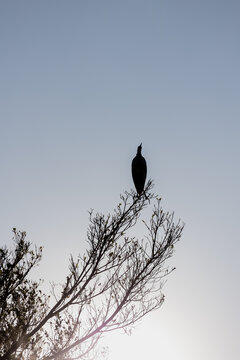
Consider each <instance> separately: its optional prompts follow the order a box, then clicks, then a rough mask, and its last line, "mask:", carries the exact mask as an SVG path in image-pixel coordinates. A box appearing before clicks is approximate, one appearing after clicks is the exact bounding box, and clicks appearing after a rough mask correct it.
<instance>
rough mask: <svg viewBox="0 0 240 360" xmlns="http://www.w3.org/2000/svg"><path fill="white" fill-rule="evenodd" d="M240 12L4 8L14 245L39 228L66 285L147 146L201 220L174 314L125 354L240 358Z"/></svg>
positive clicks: (204, 7)
mask: <svg viewBox="0 0 240 360" xmlns="http://www.w3.org/2000/svg"><path fill="white" fill-rule="evenodd" d="M239 19H240V2H239V1H238V0H235V1H234V0H225V1H222V0H218V1H217V0H215V1H213V0H201V1H200V0H191V1H190V0H188V1H187V0H182V1H179V0H162V1H161V0H158V1H157V0H147V1H142V0H121V1H120V0H119V1H116V0H111V1H110V0H108V1H107V0H95V1H92V0H83V1H81V0H79V1H76V0H71V1H67V0H65V1H62V0H51V1H47V0H45V1H24V0H21V1H19V0H16V1H11V0H10V1H9V0H2V1H1V2H0V45H1V47H0V49H1V56H0V64H1V87H0V88H1V89H0V92H1V94H0V113H1V117H0V119H1V127H0V147H1V149H0V154H1V155H0V156H1V177H0V186H1V187H0V189H1V192H0V194H1V195H0V197H1V199H0V201H1V213H0V221H1V227H0V232H1V234H0V235H1V244H8V245H9V246H10V245H11V243H12V240H11V238H12V233H11V229H12V227H17V228H18V229H20V230H25V231H26V232H27V234H28V240H30V241H31V242H32V243H33V244H36V245H39V246H40V245H43V246H44V256H43V261H42V265H41V266H40V267H38V269H37V271H36V274H37V277H41V278H45V284H46V286H48V284H49V282H50V281H56V282H57V281H61V279H62V278H63V276H64V275H65V274H66V271H67V268H68V258H69V254H70V253H73V254H76V255H77V254H78V253H79V252H83V251H84V249H85V245H86V244H85V238H86V237H85V234H86V228H87V224H88V213H87V211H88V210H89V209H90V208H94V209H95V210H97V211H103V212H109V211H111V210H112V209H113V208H114V206H115V205H116V204H117V203H118V200H119V194H120V193H121V192H123V191H124V190H130V188H131V187H133V184H132V179H131V173H130V164H131V160H132V158H133V157H134V156H135V153H136V149H137V146H138V145H139V143H140V142H142V143H143V155H144V156H145V158H146V160H147V163H148V177H149V178H152V179H153V180H154V183H155V188H154V189H155V192H156V193H158V194H159V195H160V196H161V197H162V199H163V202H162V205H163V207H164V209H165V210H169V211H173V210H174V211H175V214H176V218H179V217H180V218H181V219H182V220H183V221H184V222H185V223H186V228H185V232H184V236H183V239H182V241H181V242H180V243H179V244H178V246H177V248H176V253H175V254H174V257H173V258H172V259H171V262H170V264H171V265H174V266H176V267H177V270H176V271H175V272H174V273H173V274H172V275H171V276H170V277H169V279H168V282H167V284H166V285H165V288H164V293H165V296H166V301H165V303H164V305H163V307H162V308H161V309H160V310H158V311H157V312H155V313H152V314H150V315H149V316H148V317H147V318H145V319H143V320H142V322H141V323H140V324H139V325H138V327H137V328H136V330H135V331H134V333H133V335H132V336H130V337H129V336H127V335H122V334H121V332H118V333H115V334H114V335H109V337H107V338H106V339H105V344H108V345H109V347H110V354H109V359H110V360H120V359H121V360H122V359H137V360H146V358H149V359H164V360H193V359H194V360H205V359H207V360H208V359H211V360H226V359H231V360H237V359H239V358H240V346H239V334H240V325H239V324H240V312H239V303H240V289H239V275H240V271H239V252H240V245H239V243H240V238H239V202H240V191H239V183H240V170H239V153H240V144H239V133H240V116H239V115H240V105H239V97H240V72H239V64H240V45H239V38H240V20H239ZM136 234H137V235H139V236H141V234H138V228H137V227H136Z"/></svg>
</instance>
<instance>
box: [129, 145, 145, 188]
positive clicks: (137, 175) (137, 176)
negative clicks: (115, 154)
mask: <svg viewBox="0 0 240 360" xmlns="http://www.w3.org/2000/svg"><path fill="white" fill-rule="evenodd" d="M141 151H142V144H140V145H139V146H138V149H137V155H136V156H135V158H134V159H133V161H132V177H133V182H134V185H135V188H136V190H137V192H138V194H139V195H140V194H141V193H142V192H143V189H144V184H145V180H146V176H147V163H146V160H145V159H144V157H143V156H142V154H141Z"/></svg>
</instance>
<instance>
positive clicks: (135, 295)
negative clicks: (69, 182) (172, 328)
mask: <svg viewBox="0 0 240 360" xmlns="http://www.w3.org/2000/svg"><path fill="white" fill-rule="evenodd" d="M151 189H152V182H151V181H149V182H148V184H147V186H146V189H145V192H144V193H143V194H141V195H136V193H135V192H133V191H132V192H130V193H127V192H126V193H125V194H124V195H122V196H121V203H119V204H118V206H117V208H116V209H115V210H114V213H113V215H110V214H109V215H107V216H104V215H103V214H99V213H96V214H94V213H93V211H91V212H90V225H89V228H88V232H87V242H88V249H87V250H86V253H85V255H83V256H79V257H78V258H77V259H74V258H73V257H71V258H70V267H69V275H68V276H67V278H66V280H65V283H64V284H63V285H62V287H61V291H58V292H57V291H56V289H55V288H53V292H52V295H53V299H54V304H53V305H51V306H50V302H49V301H48V298H47V297H46V296H45V295H44V294H42V293H41V291H40V290H39V283H36V282H32V281H30V280H29V279H28V273H29V271H30V270H31V269H32V267H33V266H36V265H37V264H38V263H39V261H40V259H41V249H39V250H37V249H35V251H31V250H30V243H28V242H26V240H25V233H21V232H17V231H16V230H15V229H14V235H15V238H16V249H15V252H14V253H10V252H9V251H8V250H7V249H1V251H0V256H1V268H0V281H1V290H0V296H1V297H0V301H1V313H0V359H1V360H6V359H9V360H10V359H11V360H13V359H26V360H35V359H41V360H51V359H58V360H62V359H68V360H73V359H87V358H90V355H91V354H92V353H93V352H94V350H95V348H96V345H97V343H98V341H99V339H100V338H101V337H102V336H103V334H104V333H106V332H109V331H113V330H116V329H121V328H122V329H124V330H125V331H130V330H131V328H132V326H133V324H135V323H136V322H137V321H138V320H139V319H141V318H142V317H143V316H144V315H146V314H147V313H149V312H150V311H152V310H155V309H158V308H159V307H160V306H161V305H162V303H163V301H164V295H163V294H162V292H161V289H162V285H163V282H164V280H163V279H164V277H166V276H167V275H168V274H169V273H170V272H171V271H172V270H173V269H170V270H169V269H168V267H166V264H165V262H166V260H167V259H168V258H170V257H171V256H172V254H173V251H174V245H175V243H176V242H177V241H179V240H180V238H181V235H182V231H183V225H182V224H180V222H177V223H176V224H175V223H174V216H173V214H171V213H168V212H164V211H163V210H162V208H161V206H160V202H161V199H159V198H158V197H157V196H155V195H154V194H153V193H151ZM151 202H153V203H154V206H153V209H152V212H151V217H150V220H149V221H148V222H147V221H143V222H144V224H145V229H146V234H145V236H144V238H143V239H141V240H138V239H136V238H135V237H130V236H129V234H128V233H129V229H131V228H132V227H134V226H135V225H136V222H137V220H138V219H139V217H140V214H141V212H142V210H143V209H144V208H145V207H147V206H149V204H150V203H151Z"/></svg>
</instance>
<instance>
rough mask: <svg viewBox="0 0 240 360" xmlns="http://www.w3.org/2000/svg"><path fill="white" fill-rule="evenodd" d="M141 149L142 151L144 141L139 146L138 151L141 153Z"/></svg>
mask: <svg viewBox="0 0 240 360" xmlns="http://www.w3.org/2000/svg"><path fill="white" fill-rule="evenodd" d="M141 151H142V143H141V144H140V145H139V146H138V148H137V153H138V154H140V155H141Z"/></svg>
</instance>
